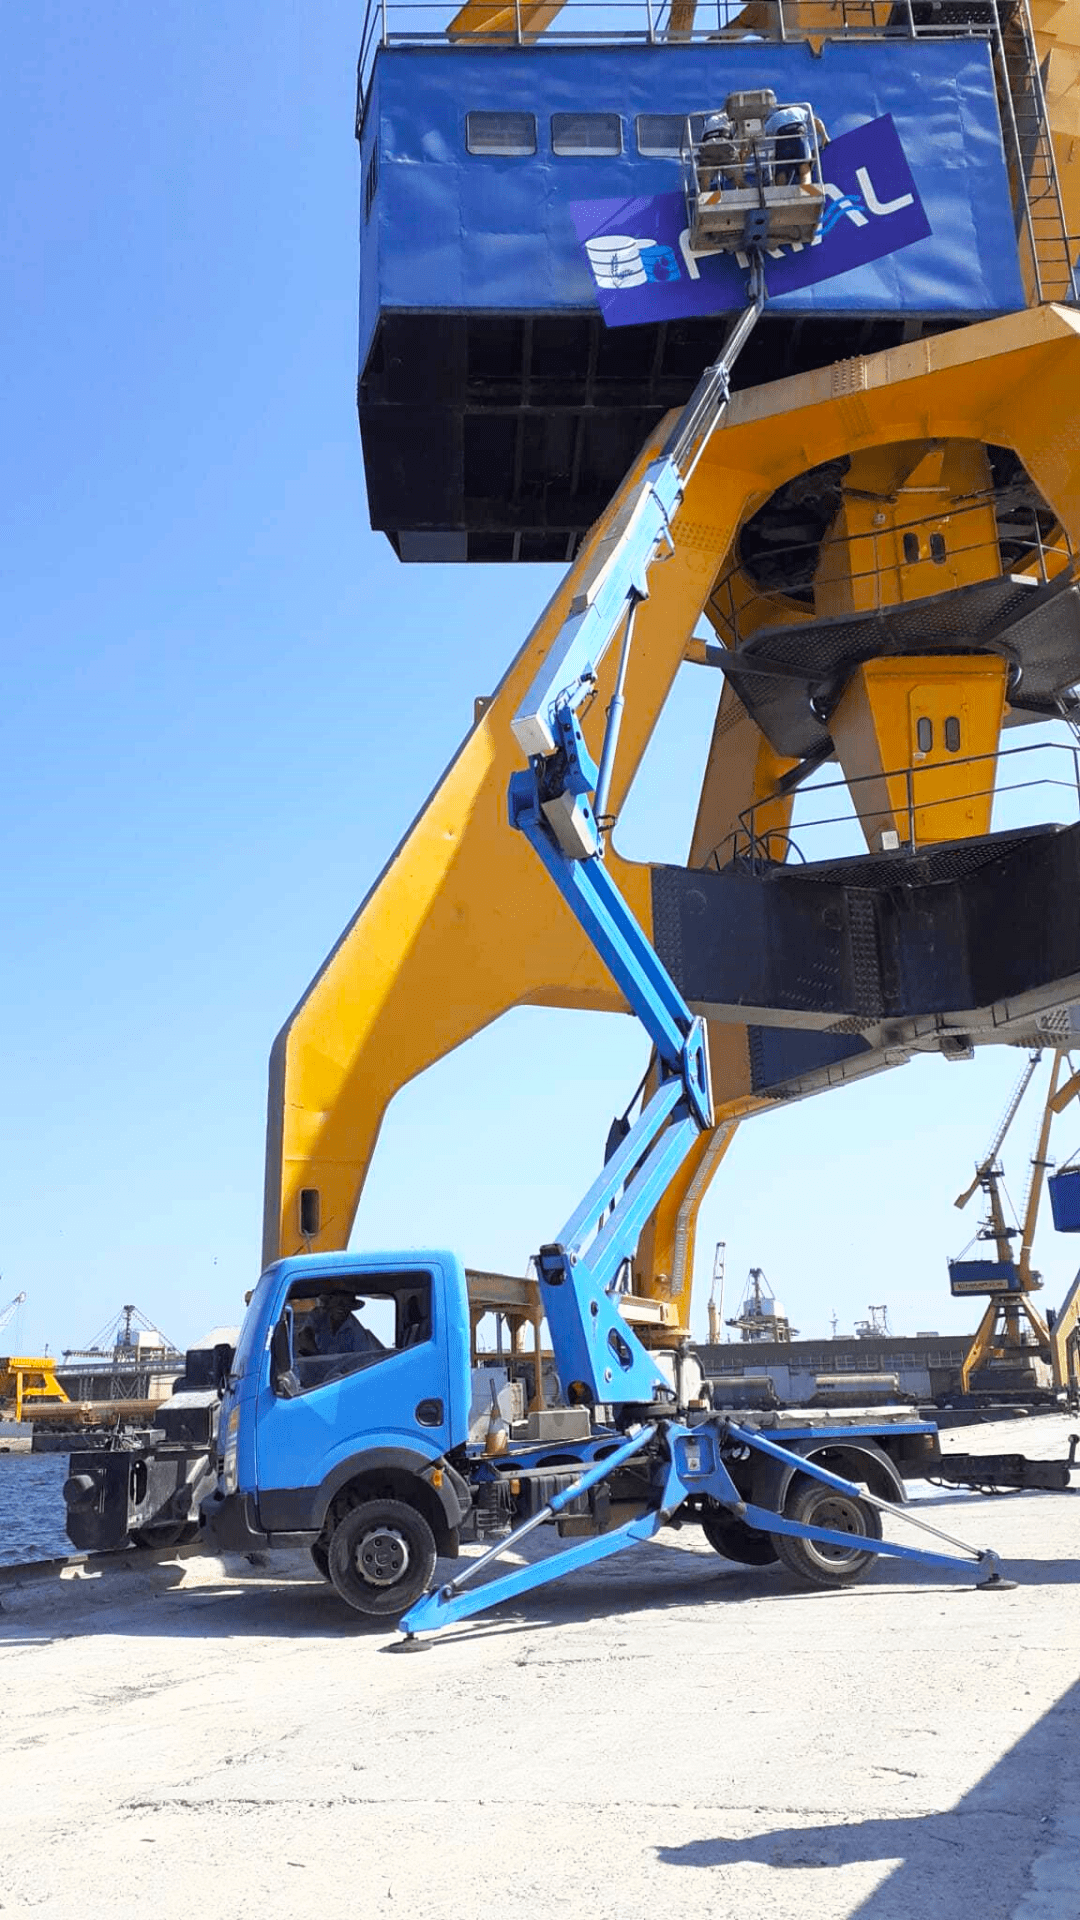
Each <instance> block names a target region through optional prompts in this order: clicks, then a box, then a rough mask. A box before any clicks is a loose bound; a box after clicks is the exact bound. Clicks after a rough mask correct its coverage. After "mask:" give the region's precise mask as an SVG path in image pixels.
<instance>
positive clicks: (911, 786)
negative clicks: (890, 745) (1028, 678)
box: [706, 740, 1080, 871]
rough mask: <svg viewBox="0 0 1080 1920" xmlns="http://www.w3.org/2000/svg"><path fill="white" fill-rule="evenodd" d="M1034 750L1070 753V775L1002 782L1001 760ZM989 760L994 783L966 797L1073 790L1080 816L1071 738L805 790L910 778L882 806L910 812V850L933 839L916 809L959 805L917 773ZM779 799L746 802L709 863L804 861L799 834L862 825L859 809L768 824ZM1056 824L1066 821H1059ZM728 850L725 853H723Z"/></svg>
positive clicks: (1079, 751) (1077, 748)
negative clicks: (900, 800)
mask: <svg viewBox="0 0 1080 1920" xmlns="http://www.w3.org/2000/svg"><path fill="white" fill-rule="evenodd" d="M1033 753H1054V754H1066V755H1067V756H1068V759H1069V763H1070V766H1071V776H1072V777H1071V779H1070V778H1062V779H1058V778H1055V777H1053V776H1052V775H1048V774H1044V775H1041V776H1039V777H1037V778H1034V779H1030V780H1013V781H1005V782H1002V781H1000V780H998V779H997V778H996V777H995V775H996V770H997V766H998V764H999V763H1000V762H1001V761H1002V760H1012V759H1015V758H1017V757H1018V756H1019V755H1021V754H1033ZM985 762H989V763H990V764H991V766H992V767H993V769H994V773H993V774H992V775H991V778H990V783H989V785H987V786H984V787H981V788H979V789H977V790H972V791H968V792H965V795H964V798H965V799H970V800H978V799H987V798H991V797H992V798H995V799H996V798H999V797H1000V796H1001V795H1003V794H1006V793H1027V792H1031V791H1034V790H1035V789H1036V788H1039V787H1045V788H1050V789H1053V790H1056V791H1061V792H1064V793H1070V794H1072V795H1073V797H1074V798H1075V801H1076V817H1077V819H1078V820H1080V745H1069V743H1068V742H1067V741H1064V740H1039V741H1031V742H1028V743H1027V744H1025V745H1023V746H1019V747H1001V748H998V749H997V750H996V751H995V752H993V753H972V754H957V756H956V758H955V759H952V758H950V759H949V761H948V762H947V763H945V762H941V761H934V762H933V763H932V764H931V765H930V766H925V767H910V766H907V767H893V768H891V769H885V770H883V771H882V772H881V773H867V774H858V775H856V776H854V777H853V778H851V779H850V780H849V779H846V778H844V777H843V776H841V777H839V778H837V779H835V780H822V781H815V782H814V784H813V785H812V786H811V785H809V784H808V785H807V786H805V787H803V788H802V789H801V790H800V791H801V793H802V795H803V796H804V798H809V796H810V795H811V794H813V795H815V796H816V795H817V794H819V793H828V792H830V791H832V790H833V789H840V790H842V791H843V792H845V793H848V794H853V793H854V792H855V791H856V789H858V788H859V787H864V786H866V785H868V784H870V783H873V784H874V785H875V786H876V787H878V788H884V787H886V786H887V783H888V782H889V781H892V780H903V781H904V783H905V796H906V797H905V802H904V805H903V807H902V808H897V807H894V806H893V805H892V803H891V802H890V801H888V800H885V801H883V803H882V807H881V809H880V811H882V812H884V811H885V810H886V809H888V810H889V811H890V812H892V813H893V814H897V813H899V814H901V815H906V818H907V826H908V838H907V840H906V841H905V842H902V843H901V845H900V847H898V848H897V849H896V851H898V852H901V851H903V852H907V851H911V850H912V849H913V848H914V849H916V850H919V848H922V847H925V846H926V845H927V844H929V845H933V844H934V843H933V842H930V843H927V842H925V841H924V842H919V843H916V840H915V815H916V814H926V813H930V812H932V811H933V809H934V808H935V807H947V806H955V804H956V796H955V794H946V795H943V796H942V797H941V798H939V799H929V800H920V799H919V798H918V797H917V781H918V776H919V775H920V774H924V775H925V776H926V778H927V779H928V780H929V779H933V778H935V777H936V776H940V775H941V774H942V773H943V772H951V771H952V770H953V769H954V768H957V767H965V766H967V767H970V766H977V765H979V764H980V763H985ZM776 802H777V795H776V794H767V795H765V796H764V797H763V798H762V799H760V800H757V801H755V802H754V804H753V805H752V806H750V807H746V808H745V809H744V810H743V812H742V813H740V815H739V818H738V824H737V826H736V827H734V828H733V829H732V831H731V832H730V833H729V834H726V835H725V837H724V839H723V840H721V841H720V842H719V843H718V844H717V846H715V847H714V848H713V849H712V851H711V852H710V854H709V855H708V857H707V860H706V865H710V866H713V867H714V868H716V869H717V871H720V870H722V869H723V868H724V867H725V866H726V865H727V864H729V862H735V861H738V862H739V863H740V864H749V865H750V866H751V867H753V869H754V870H755V871H763V870H765V869H766V868H772V867H776V866H780V865H784V864H785V863H786V862H787V861H788V860H789V859H790V857H791V856H792V855H793V854H794V855H795V856H796V857H797V859H798V860H799V862H800V863H801V864H804V865H805V864H808V856H807V854H806V852H805V850H804V848H803V847H802V845H801V844H800V839H801V838H802V837H804V836H805V835H806V834H807V833H809V832H811V831H814V830H816V829H817V828H820V827H840V826H842V827H850V826H857V825H858V815H857V814H853V813H838V814H826V815H824V816H821V817H818V818H814V819H810V820H801V821H799V822H798V823H797V825H796V826H795V827H794V828H793V829H792V828H782V827H778V826H773V827H770V826H768V825H764V826H759V825H758V815H759V814H760V813H761V812H763V811H766V810H767V809H768V808H770V807H775V806H776ZM1051 824H1055V823H1051ZM1056 824H1062V823H1060V822H1059V823H1056ZM796 836H798V837H796ZM777 847H780V848H782V850H781V851H780V852H779V855H778V854H777V852H776V851H774V849H775V848H777ZM725 854H726V858H724V857H722V856H724V855H725ZM830 857H833V856H830V855H828V854H824V855H821V856H820V858H822V859H826V860H827V859H829V858H830ZM837 857H839V856H837Z"/></svg>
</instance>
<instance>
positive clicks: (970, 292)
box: [360, 36, 1024, 379]
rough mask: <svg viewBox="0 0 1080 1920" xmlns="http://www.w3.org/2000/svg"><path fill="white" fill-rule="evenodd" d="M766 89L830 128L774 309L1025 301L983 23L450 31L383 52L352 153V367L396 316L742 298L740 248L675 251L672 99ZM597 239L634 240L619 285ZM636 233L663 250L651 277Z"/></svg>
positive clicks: (701, 100)
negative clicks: (591, 141) (570, 42)
mask: <svg viewBox="0 0 1080 1920" xmlns="http://www.w3.org/2000/svg"><path fill="white" fill-rule="evenodd" d="M765 87H768V88H771V89H772V91H773V92H774V93H775V95H776V97H777V99H778V100H781V101H791V100H795V101H809V102H811V103H812V105H813V108H814V110H815V112H816V113H817V114H818V116H819V117H820V119H821V121H822V122H823V123H824V125H825V127H826V128H827V130H828V133H829V135H830V136H831V138H830V140H829V143H828V144H827V145H826V146H825V147H824V149H823V153H822V159H823V163H824V173H825V179H826V181H827V183H828V188H829V194H828V198H829V205H828V207H827V208H826V211H825V218H824V220H823V223H822V232H821V239H820V241H819V243H818V244H816V245H813V246H807V247H806V248H805V249H804V251H803V252H802V253H801V254H800V253H796V252H794V251H790V252H788V251H785V252H783V253H782V255H781V257H780V258H778V259H774V260H769V261H768V262H767V275H768V282H769V292H770V297H771V301H772V303H773V304H774V306H775V308H776V310H778V311H779V312H781V313H783V312H787V313H791V314H806V315H816V316H821V317H829V316H836V315H844V314H856V313H857V314H864V315H867V316H874V315H885V314H888V315H890V316H894V317H895V316H898V315H901V314H908V315H921V316H924V317H936V316H941V317H942V318H943V319H946V318H950V317H955V318H969V319H976V318H981V317H984V316H989V315H992V314H996V313H1008V312H1012V311H1015V310H1016V309H1017V308H1019V307H1022V306H1023V305H1024V290H1023V286H1022V283H1021V278H1020V269H1019V260H1018V252H1017V241H1016V213H1015V209H1014V207H1013V204H1012V197H1011V192H1010V184H1009V177H1008V173H1007V170H1006V166H1005V157H1004V153H1003V150H1002V137H1001V122H1000V118H999V113H998V103H997V92H996V86H995V79H994V69H993V62H992V59H991V52H990V48H989V46H988V44H987V43H986V41H984V40H980V39H978V38H970V39H968V38H964V37H961V38H959V39H957V40H949V39H948V38H942V39H941V40H938V39H936V38H930V39H926V40H921V39H920V40H917V41H914V42H912V41H907V40H902V39H898V40H890V39H883V40H880V41H873V40H853V41H852V42H851V43H850V44H849V43H847V42H846V41H840V40H828V39H826V40H825V41H824V42H823V44H822V45H821V47H820V49H819V50H818V51H816V52H815V50H814V49H813V48H812V47H810V46H809V45H807V44H806V43H804V42H787V43H782V42H777V41H753V40H746V39H740V38H739V37H737V36H736V37H733V39H732V40H731V41H730V42H728V41H725V40H719V41H717V42H716V43H715V44H713V43H705V42H695V43H693V44H685V45H684V44H681V43H679V42H669V43H665V44H662V45H657V46H651V47H650V46H603V45H601V46H595V47H593V46H589V47H578V46H560V45H558V44H554V45H551V46H545V45H543V44H542V43H538V44H537V45H535V46H525V47H488V48H485V47H483V46H481V45H479V44H478V43H476V42H465V41H458V42H455V43H454V44H453V45H447V46H446V47H441V48H440V47H427V46H423V47H415V48H413V47H388V48H385V49H383V50H382V51H381V52H380V53H379V56H378V59H377V60H376V64H375V73H374V77H373V81H372V90H371V97H370V101H369V105H368V112H367V117H366V120H365V127H364V137H363V144H362V148H361V169H362V177H363V179H364V182H365V193H364V211H363V218H362V221H361V250H362V275H361V313H360V346H361V360H362V361H363V359H364V358H365V356H366V355H367V353H368V351H369V348H370V346H371V343H372V342H373V340H374V337H375V334H376V331H377V328H378V324H379V318H380V315H381V314H383V313H386V312H390V311H393V312H396V313H405V312H413V313H418V314H419V313H430V312H453V313H489V314H516V315H524V316H530V315H543V314H547V313H560V312H561V313H571V312H577V313H593V314H595V313H596V312H597V303H598V299H602V300H603V302H604V306H605V309H606V317H607V318H608V320H609V321H610V322H611V323H612V324H614V325H616V326H617V325H619V324H620V323H621V324H626V325H631V324H633V323H634V320H635V319H642V318H644V319H655V318H656V317H657V316H660V317H661V318H663V319H665V320H666V319H668V318H673V319H674V318H676V317H677V316H678V315H679V314H680V313H686V314H696V313H697V314H700V313H707V314H713V313H715V312H716V311H717V309H718V308H722V307H724V305H725V304H726V305H727V306H728V307H729V308H731V309H734V308H737V307H739V306H740V305H741V304H742V300H743V288H744V284H745V275H744V274H743V272H742V271H741V270H740V268H739V266H738V264H737V262H735V263H733V262H730V261H728V262H724V261H722V260H721V259H720V258H719V256H713V257H711V258H704V257H703V258H702V259H701V260H699V261H687V260H686V258H685V255H684V252H683V249H682V247H681V245H680V235H681V233H682V229H683V227H684V226H685V224H686V223H685V218H683V219H682V220H681V221H679V220H678V217H677V213H676V212H675V210H676V209H677V208H678V206H679V205H680V204H681V193H682V168H681V165H680V160H679V144H680V139H681V131H682V128H683V126H684V124H685V117H686V115H687V114H698V113H707V112H710V111H713V110H715V109H717V108H719V107H722V106H723V104H724V100H725V99H726V97H727V95H728V94H729V93H732V92H735V91H738V90H753V89H756V88H765ZM568 115H569V116H572V117H573V118H574V119H575V120H577V119H578V118H579V117H580V116H583V117H584V118H583V126H584V129H585V132H586V134H587V133H588V129H589V127H590V125H592V124H593V122H594V121H596V120H599V122H600V123H601V124H602V131H603V146H602V150H597V151H595V152H590V151H586V146H587V141H583V143H582V144H581V145H580V146H575V145H574V144H573V143H570V144H568V143H567V142H566V141H565V139H564V138H563V137H562V135H561V133H560V129H561V128H563V127H564V126H565V124H566V118H567V116H568ZM860 176H862V177H860ZM909 193H910V194H911V196H912V199H911V202H910V204H906V196H907V195H908V194H909ZM896 202H905V204H903V205H895V204H894V203H896ZM574 209H576V210H577V224H576V226H575V216H574V213H573V211H572V210H574ZM582 209H592V212H591V213H589V212H587V213H586V214H585V215H584V217H583V216H582ZM647 209H652V211H651V212H649V211H647ZM665 210H666V211H665ZM594 214H595V218H594V217H593V215H594ZM860 222H863V223H865V224H860ZM611 236H614V237H615V238H616V239H617V240H622V241H625V242H626V243H627V245H628V246H629V247H633V246H635V245H638V246H640V243H641V242H644V248H645V251H644V255H643V265H635V268H634V273H635V275H636V276H639V275H641V274H642V272H643V271H644V279H642V278H640V277H638V278H636V280H635V284H634V286H629V285H627V284H625V283H621V284H620V285H619V286H618V287H607V288H604V289H601V288H600V287H598V284H597V275H596V273H595V271H594V270H593V268H592V267H591V266H590V259H589V256H588V254H587V252H586V245H585V244H584V243H586V242H589V241H594V240H597V239H604V238H610V237H611ZM650 244H651V245H652V246H654V247H657V248H666V249H668V251H669V253H670V256H671V260H670V261H669V262H668V263H667V270H668V279H667V281H666V283H665V282H664V281H662V279H661V278H660V271H661V268H660V260H661V257H662V256H660V255H657V254H650V253H649V247H650ZM600 251H601V253H602V251H603V250H602V249H601V250H600ZM611 251H612V250H611V249H609V253H610V252H611ZM615 251H618V250H617V249H616V250H615ZM650 266H651V269H652V273H651V277H650V274H649V271H648V269H649V268H650ZM695 270H696V273H695ZM609 296H610V297H609ZM661 299H662V300H663V305H662V306H661V304H660V302H661ZM654 301H655V302H656V304H655V305H653V304H652V303H653V302H654ZM631 303H633V306H632V305H631ZM681 303H685V304H681ZM635 308H636V311H635V310H634V309H635ZM620 316H621V322H620ZM437 371H438V370H437V369H436V368H435V367H431V368H429V369H428V370H427V376H426V377H429V378H430V379H435V378H436V377H437Z"/></svg>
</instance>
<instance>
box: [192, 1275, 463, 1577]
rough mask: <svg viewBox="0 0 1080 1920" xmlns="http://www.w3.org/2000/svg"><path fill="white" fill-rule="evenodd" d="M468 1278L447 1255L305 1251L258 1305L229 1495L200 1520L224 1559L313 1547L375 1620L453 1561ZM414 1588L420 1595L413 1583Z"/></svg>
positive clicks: (225, 1477) (221, 1478) (252, 1309)
mask: <svg viewBox="0 0 1080 1920" xmlns="http://www.w3.org/2000/svg"><path fill="white" fill-rule="evenodd" d="M470 1398H471V1381H470V1365H469V1307H468V1295H467V1291H466V1281H465V1272H464V1269H463V1267H462V1265H461V1262H460V1260H459V1259H458V1258H457V1256H456V1255H454V1254H452V1253H447V1252H445V1251H442V1250H437V1251H424V1252H416V1253H413V1252H410V1253H385V1254H384V1253H376V1254H369V1253H365V1254H352V1253H325V1254H304V1255H299V1256H296V1257H294V1258H291V1259H287V1260H278V1261H275V1262H274V1264H273V1265H272V1266H270V1267H268V1268H267V1269H266V1272H265V1273H264V1274H263V1275H262V1278H261V1279H260V1281H259V1283H258V1286H257V1287H256V1288H255V1291H254V1292H253V1294H252V1296H251V1299H250V1302H249V1305H248V1310H247V1314H246V1316H245V1319H244V1323H243V1326H242V1328H241V1331H240V1338H239V1341H238V1343H237V1346H236V1351H235V1353H234V1355H233V1357H232V1362H231V1366H230V1368H229V1373H228V1378H227V1381H226V1383H225V1388H224V1392H223V1397H222V1402H221V1411H220V1416H219V1424H218V1464H219V1474H218V1483H217V1486H216V1488H215V1490H214V1492H213V1493H212V1494H211V1495H210V1496H209V1498H208V1499H206V1500H205V1501H204V1502H203V1504H202V1508H201V1512H200V1524H201V1526H202V1530H203V1534H204V1536H205V1539H206V1542H207V1544H208V1545H209V1546H211V1547H216V1548H220V1549H233V1550H236V1549H240V1550H242V1551H250V1550H252V1549H255V1548H258V1547H266V1546H271V1547H281V1546H308V1547H310V1548H311V1550H312V1556H313V1558H314V1560H315V1562H316V1565H317V1566H319V1568H320V1570H321V1571H322V1572H324V1573H325V1574H330V1573H331V1572H332V1571H333V1573H334V1577H335V1585H337V1586H339V1589H340V1587H341V1584H342V1581H344V1582H345V1584H346V1585H347V1584H348V1582H349V1580H350V1578H352V1577H355V1579H356V1580H358V1581H360V1582H362V1583H363V1585H364V1599H365V1611H372V1610H375V1611H377V1610H378V1607H377V1604H376V1606H375V1608H374V1609H373V1608H372V1605H371V1602H372V1600H373V1599H374V1600H375V1601H376V1603H377V1601H378V1597H379V1595H380V1594H381V1593H385V1594H386V1597H387V1603H388V1604H387V1609H386V1610H387V1611H388V1612H389V1611H393V1610H395V1609H398V1608H400V1605H401V1601H402V1595H403V1590H408V1591H411V1590H412V1589H413V1587H414V1586H415V1587H416V1591H418V1592H419V1591H422V1589H423V1587H424V1586H425V1585H426V1584H427V1582H428V1579H429V1578H430V1574H431V1571H432V1568H433V1566H434V1562H435V1558H436V1556H437V1555H453V1554H455V1553H456V1551H457V1542H458V1533H459V1528H460V1524H461V1522H462V1520H463V1519H464V1518H465V1516H466V1515H467V1514H468V1512H469V1510H470V1507H471V1494H470V1491H469V1489H468V1486H467V1484H466V1482H465V1480H464V1478H463V1477H462V1475H461V1473H460V1472H459V1471H458V1470H457V1468H455V1466H454V1465H453V1464H452V1463H451V1461H450V1460H449V1459H448V1457H447V1456H448V1455H450V1454H453V1453H455V1452H456V1451H457V1450H460V1449H463V1448H464V1446H465V1442H466V1440H467V1436H468V1422H469V1408H470ZM417 1583H418V1584H417Z"/></svg>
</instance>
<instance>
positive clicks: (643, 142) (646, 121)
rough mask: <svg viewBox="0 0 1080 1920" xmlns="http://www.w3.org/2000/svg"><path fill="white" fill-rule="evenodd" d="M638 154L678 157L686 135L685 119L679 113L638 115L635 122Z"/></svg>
mask: <svg viewBox="0 0 1080 1920" xmlns="http://www.w3.org/2000/svg"><path fill="white" fill-rule="evenodd" d="M636 129H637V147H638V152H639V153H644V154H650V153H663V154H674V155H676V156H678V155H679V154H680V153H681V152H682V148H683V140H684V137H685V134H686V117H685V115H684V114H681V113H639V114H638V117H637V122H636Z"/></svg>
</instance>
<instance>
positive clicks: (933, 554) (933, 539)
mask: <svg viewBox="0 0 1080 1920" xmlns="http://www.w3.org/2000/svg"><path fill="white" fill-rule="evenodd" d="M930 558H931V560H932V561H933V562H934V565H935V566H936V567H943V566H944V565H945V535H944V534H943V533H932V534H931V535H930Z"/></svg>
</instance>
